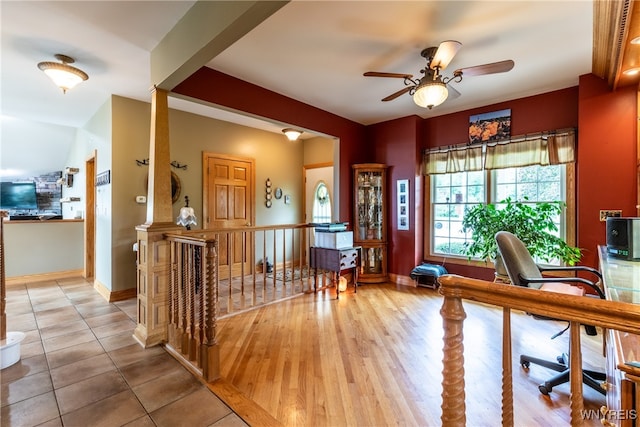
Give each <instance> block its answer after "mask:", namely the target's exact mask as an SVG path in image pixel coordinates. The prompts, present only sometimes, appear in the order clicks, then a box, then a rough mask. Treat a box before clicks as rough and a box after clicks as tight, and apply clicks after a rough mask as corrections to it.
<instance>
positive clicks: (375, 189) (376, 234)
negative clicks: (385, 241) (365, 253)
mask: <svg viewBox="0 0 640 427" xmlns="http://www.w3.org/2000/svg"><path fill="white" fill-rule="evenodd" d="M382 184H383V179H382V172H381V171H379V172H378V171H363V172H359V173H358V175H357V183H356V188H357V198H358V199H357V200H358V201H357V207H358V212H357V214H358V222H357V224H358V229H357V230H355V232H356V233H357V236H356V240H358V241H365V240H380V239H382V238H383V236H382V224H383V222H384V218H383V217H382V214H383V209H382V204H383V201H384V199H383V194H382Z"/></svg>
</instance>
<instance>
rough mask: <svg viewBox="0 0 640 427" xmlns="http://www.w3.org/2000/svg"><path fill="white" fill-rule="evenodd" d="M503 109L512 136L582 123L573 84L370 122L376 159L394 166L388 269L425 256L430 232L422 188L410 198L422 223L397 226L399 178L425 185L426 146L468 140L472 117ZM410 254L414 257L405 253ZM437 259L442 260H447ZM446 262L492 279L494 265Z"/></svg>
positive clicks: (403, 269)
mask: <svg viewBox="0 0 640 427" xmlns="http://www.w3.org/2000/svg"><path fill="white" fill-rule="evenodd" d="M503 109H511V122H512V123H511V134H512V135H514V136H516V135H522V134H526V133H534V132H541V131H548V130H554V129H562V128H575V127H577V126H578V88H577V87H571V88H568V89H562V90H557V91H553V92H549V93H545V94H542V95H536V96H530V97H526V98H521V99H515V100H512V101H507V102H502V103H499V104H493V105H488V106H485V107H481V108H475V109H471V110H466V111H461V112H458V113H453V114H447V115H443V116H438V117H434V118H430V119H424V120H423V119H420V118H417V117H415V116H412V117H406V118H403V119H397V120H392V121H388V122H384V123H378V124H376V125H371V126H369V135H370V136H369V137H370V139H371V140H373V141H375V144H376V162H379V163H385V164H387V165H389V167H390V171H391V173H390V184H391V185H392V186H393V187H392V188H390V190H391V191H390V192H389V194H390V195H391V196H392V197H391V199H390V201H389V209H390V211H391V215H389V218H390V220H391V223H390V224H389V230H390V231H389V237H390V239H389V240H390V243H389V245H390V246H389V248H390V251H389V255H390V256H389V272H391V273H395V274H398V275H405V276H406V275H408V274H409V272H410V271H411V268H413V267H414V266H415V265H417V264H419V263H420V262H422V260H423V259H424V258H426V257H425V256H424V254H423V249H422V248H423V241H424V240H425V239H429V236H428V235H425V234H424V233H428V229H426V228H424V224H423V221H422V219H423V218H424V209H425V208H427V207H426V206H425V204H424V203H423V199H424V189H423V188H421V189H420V192H419V194H418V195H416V197H414V198H413V200H411V201H410V202H411V205H412V206H413V207H414V210H415V212H416V220H417V221H418V222H419V223H420V225H419V226H418V225H417V224H413V222H412V225H415V233H414V234H413V235H412V236H408V235H407V234H408V232H406V231H398V230H395V224H396V222H395V221H396V219H395V218H396V213H395V210H396V201H395V180H396V179H401V178H409V177H413V178H414V179H412V181H411V183H412V185H414V184H415V183H418V184H420V185H421V186H423V182H422V180H421V179H419V180H417V179H415V177H416V176H417V177H418V178H419V177H420V170H419V169H420V166H421V163H422V150H423V149H425V148H430V147H439V146H444V145H455V144H460V143H465V142H466V141H468V129H469V117H470V116H472V115H475V114H480V113H487V112H491V111H498V110H503ZM421 122H422V123H421ZM412 138H415V139H413V140H412ZM414 174H415V175H414ZM412 194H413V193H412ZM414 210H412V212H413V211H414ZM413 229H414V227H413V226H412V230H413ZM409 253H411V254H413V256H412V257H409V256H407V254H409ZM434 262H438V263H442V262H443V260H442V259H440V260H437V261H434ZM444 262H445V267H446V268H447V271H449V272H450V273H454V274H460V275H463V276H471V277H476V278H480V279H486V280H493V269H490V268H484V267H475V266H472V265H464V264H450V263H446V260H445V261H444ZM412 264H413V265H412Z"/></svg>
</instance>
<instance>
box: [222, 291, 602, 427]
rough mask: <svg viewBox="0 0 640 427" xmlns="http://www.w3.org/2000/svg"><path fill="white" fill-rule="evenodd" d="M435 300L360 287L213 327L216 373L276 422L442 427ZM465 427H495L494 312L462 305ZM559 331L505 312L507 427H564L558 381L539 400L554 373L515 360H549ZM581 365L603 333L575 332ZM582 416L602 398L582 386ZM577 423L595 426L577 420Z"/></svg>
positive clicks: (597, 350)
mask: <svg viewBox="0 0 640 427" xmlns="http://www.w3.org/2000/svg"><path fill="white" fill-rule="evenodd" d="M441 305H442V297H441V296H440V295H439V294H438V293H437V291H435V290H431V289H428V288H411V287H403V286H396V285H392V284H384V285H364V286H361V287H359V288H358V292H357V294H354V293H353V288H352V287H350V288H349V289H348V291H347V292H346V293H341V294H340V299H339V300H336V299H335V291H334V290H333V289H331V290H325V291H322V292H319V293H318V294H315V295H314V294H306V295H302V296H300V297H297V298H293V299H289V300H286V301H282V302H279V303H277V304H272V305H267V306H264V307H261V308H258V309H255V310H252V311H249V312H246V313H242V314H239V315H235V316H232V317H228V318H225V319H222V320H221V321H219V323H218V337H219V342H220V344H221V360H222V375H223V377H224V380H225V382H228V383H230V384H231V385H233V386H235V387H236V388H237V389H238V390H240V392H242V393H243V394H245V395H246V396H247V397H249V398H250V399H252V400H253V401H254V402H256V403H257V404H258V405H260V406H261V407H262V408H264V409H265V410H266V411H267V412H268V413H269V414H271V415H272V416H273V417H274V418H276V419H277V420H278V421H280V422H281V423H282V424H283V425H287V426H438V425H441V421H440V416H441V408H440V405H441V391H442V387H441V383H442V347H443V341H442V336H443V331H442V319H441V317H440V314H439V310H440V307H441ZM465 310H466V312H467V318H466V320H465V325H464V327H465V329H464V336H465V339H464V345H465V381H466V399H465V401H466V408H467V425H469V426H495V425H499V424H500V422H501V399H502V397H501V327H502V311H501V310H499V309H496V308H493V307H490V306H485V305H480V304H477V303H471V302H465ZM565 325H566V323H564V322H555V321H541V320H536V319H533V318H532V317H530V316H527V315H526V314H524V313H521V312H517V313H513V314H512V330H513V356H514V360H513V372H514V407H515V420H516V425H517V426H563V425H569V421H570V410H569V385H568V384H564V385H560V386H557V387H556V388H554V390H553V392H552V393H551V395H550V396H549V397H546V396H543V395H541V394H540V393H539V392H538V384H539V383H540V382H542V381H543V380H545V379H547V378H549V377H550V376H551V375H552V374H553V373H552V372H551V371H549V370H547V369H544V368H542V367H537V366H532V367H531V368H530V370H529V371H528V372H525V371H524V370H523V369H522V368H521V367H520V365H519V361H518V356H519V354H520V353H526V354H530V355H536V356H539V357H542V358H545V359H551V360H554V359H555V357H556V356H557V355H558V354H560V353H562V352H563V351H566V349H567V348H568V340H569V334H568V333H566V334H564V335H562V336H560V337H558V338H556V339H555V340H551V339H550V337H551V336H552V335H553V334H554V333H556V332H558V331H559V330H561V329H562V328H564V326H565ZM582 336H583V340H584V341H583V360H584V364H585V367H588V368H590V369H596V370H602V369H604V361H605V359H604V357H603V356H602V335H601V334H599V335H598V336H596V337H590V336H587V335H586V334H584V330H583V332H582ZM584 390H585V408H586V409H589V410H594V411H597V410H598V408H599V407H600V406H601V405H603V404H604V396H602V395H600V394H598V393H596V392H595V391H593V390H591V389H590V388H588V387H586V386H585V387H584ZM585 425H587V426H589V425H593V426H596V425H600V422H599V420H597V419H591V420H586V422H585Z"/></svg>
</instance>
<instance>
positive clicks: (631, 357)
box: [598, 246, 640, 427]
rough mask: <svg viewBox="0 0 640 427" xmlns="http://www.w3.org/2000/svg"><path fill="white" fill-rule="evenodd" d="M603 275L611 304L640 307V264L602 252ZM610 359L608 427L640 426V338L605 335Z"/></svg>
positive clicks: (606, 292)
mask: <svg viewBox="0 0 640 427" xmlns="http://www.w3.org/2000/svg"><path fill="white" fill-rule="evenodd" d="M598 254H599V257H600V271H601V272H602V277H603V279H602V280H603V285H604V290H605V294H606V296H607V299H608V300H612V301H622V302H628V303H633V304H640V262H632V261H624V260H621V259H617V258H612V257H609V256H608V255H607V252H606V248H605V247H604V246H600V247H599V248H598ZM605 340H606V345H605V349H606V356H607V366H606V370H607V383H606V390H607V408H606V409H607V410H608V411H609V412H608V415H605V419H604V420H603V422H602V423H603V424H604V425H608V426H613V425H616V426H623V427H634V426H635V427H638V426H640V412H639V411H640V366H639V367H634V366H630V365H627V363H628V362H639V361H640V335H634V334H629V333H625V332H619V331H613V330H609V331H607V332H606V335H605Z"/></svg>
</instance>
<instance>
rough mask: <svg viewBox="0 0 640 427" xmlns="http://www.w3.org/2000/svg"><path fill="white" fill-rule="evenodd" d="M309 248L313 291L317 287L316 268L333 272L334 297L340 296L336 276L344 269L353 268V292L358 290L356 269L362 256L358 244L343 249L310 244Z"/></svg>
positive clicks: (357, 269)
mask: <svg viewBox="0 0 640 427" xmlns="http://www.w3.org/2000/svg"><path fill="white" fill-rule="evenodd" d="M309 249H310V260H309V261H310V265H311V268H313V269H314V270H315V271H314V276H313V291H314V292H316V291H317V289H318V286H317V285H318V270H327V271H331V272H333V273H334V277H333V283H334V284H335V287H336V299H338V298H340V286H338V277H339V276H340V273H341V272H342V271H344V270H353V286H354V288H355V289H354V292H358V271H359V270H360V259H361V258H362V248H361V247H359V246H356V247H353V248H343V249H329V248H318V247H314V246H312V247H311V248H309Z"/></svg>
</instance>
